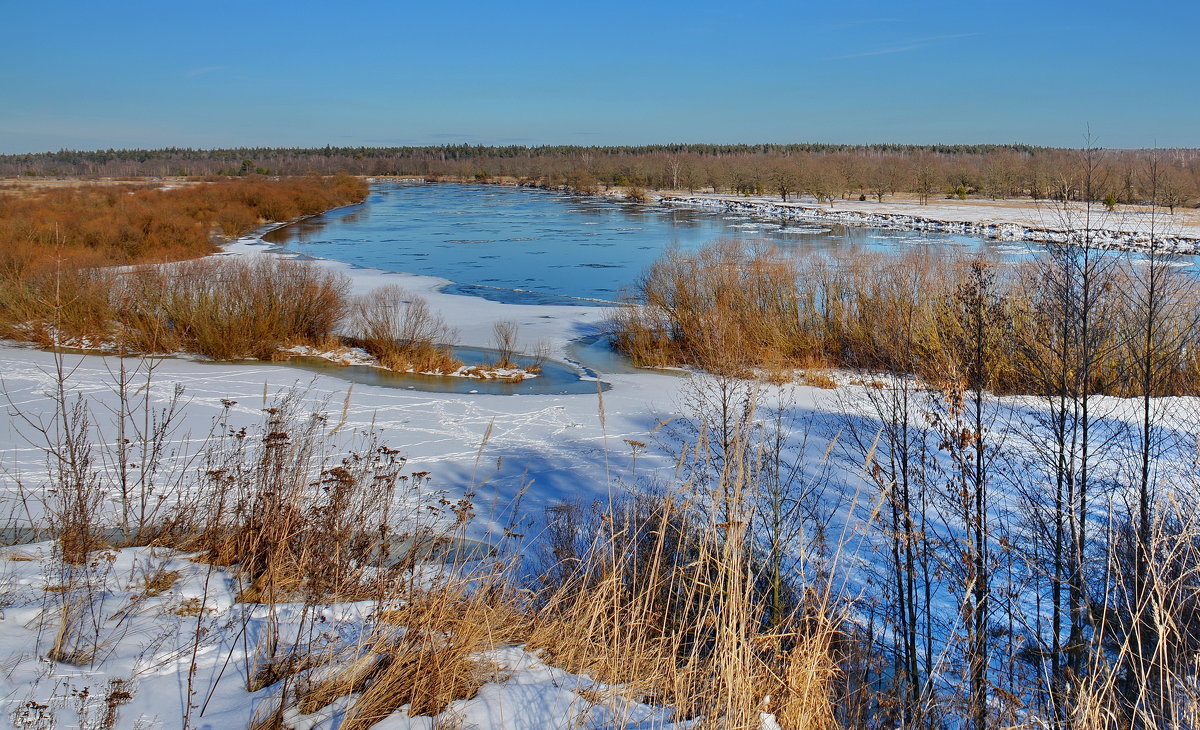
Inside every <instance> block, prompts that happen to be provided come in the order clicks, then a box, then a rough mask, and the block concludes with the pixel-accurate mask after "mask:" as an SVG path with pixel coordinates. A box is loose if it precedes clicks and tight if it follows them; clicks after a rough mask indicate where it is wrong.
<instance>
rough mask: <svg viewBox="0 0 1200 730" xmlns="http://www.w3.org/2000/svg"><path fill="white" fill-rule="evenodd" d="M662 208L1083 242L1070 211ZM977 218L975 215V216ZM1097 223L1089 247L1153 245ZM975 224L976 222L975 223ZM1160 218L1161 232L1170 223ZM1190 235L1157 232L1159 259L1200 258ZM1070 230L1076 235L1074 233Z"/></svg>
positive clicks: (1196, 239)
mask: <svg viewBox="0 0 1200 730" xmlns="http://www.w3.org/2000/svg"><path fill="white" fill-rule="evenodd" d="M658 204H659V205H667V206H675V207H681V208H695V209H700V210H718V211H723V212H730V213H738V214H742V215H749V216H752V217H755V218H769V219H773V220H780V219H783V220H792V221H803V222H806V223H837V224H841V225H852V226H870V227H874V228H883V229H886V230H905V231H925V232H931V233H959V234H963V235H969V236H978V237H980V238H986V239H990V240H997V241H1013V242H1016V241H1027V242H1030V243H1063V242H1066V241H1068V240H1069V239H1071V237H1072V235H1074V238H1075V240H1079V234H1078V232H1077V231H1078V230H1080V229H1081V228H1082V222H1081V220H1080V219H1079V216H1080V215H1081V211H1080V210H1079V209H1077V208H1075V207H1072V208H1068V209H1066V211H1059V210H1055V209H1051V208H1038V209H1036V210H1035V211H1034V212H1037V213H1039V214H1042V215H1045V216H1046V217H1047V218H1052V217H1055V216H1056V217H1058V218H1060V219H1061V220H1053V219H1051V220H1048V221H1047V220H1042V221H1036V220H1032V219H1031V218H1030V217H1029V216H1022V215H1019V214H1017V213H1019V212H1026V211H1024V210H1022V209H1016V210H1013V211H1011V212H1009V213H1008V214H1007V215H1004V213H1005V211H1004V209H1000V208H998V207H984V208H976V209H974V210H972V208H970V207H965V206H955V208H954V210H953V212H951V211H948V210H946V209H947V208H948V207H949V206H938V205H931V206H923V207H925V208H927V209H928V210H930V211H936V213H934V214H931V215H918V214H914V213H908V212H906V211H901V210H898V207H899V206H897V205H895V204H872V205H871V207H869V208H867V209H865V210H848V209H846V208H845V207H843V208H824V207H821V206H819V205H815V204H811V203H799V202H795V203H784V202H778V201H769V200H765V199H763V198H748V199H742V198H731V197H725V196H716V195H712V196H709V195H690V196H675V195H663V196H661V197H660V198H659V199H658ZM972 212H974V213H976V215H971V213H972ZM980 212H985V213H988V214H993V215H994V214H997V213H999V214H1000V215H1001V216H1003V219H1000V220H992V219H984V218H982V217H980V216H978V213H980ZM1093 214H1095V217H1096V218H1097V219H1099V221H1100V222H1099V223H1093V224H1092V227H1091V241H1092V244H1093V245H1094V246H1096V247H1097V248H1102V249H1107V250H1115V251H1145V250H1146V249H1147V248H1148V247H1149V245H1150V241H1151V236H1150V232H1149V230H1148V226H1147V225H1142V224H1144V223H1146V221H1144V220H1135V219H1134V218H1132V217H1131V216H1130V215H1128V214H1122V213H1120V212H1117V213H1107V212H1106V211H1101V212H1100V213H1096V211H1093ZM974 218H978V219H977V220H974ZM1165 219H1166V216H1165V215H1160V216H1159V220H1160V223H1161V224H1162V227H1163V228H1167V227H1168V226H1167V224H1168V223H1171V221H1167V220H1165ZM1183 227H1185V228H1186V229H1188V230H1187V232H1186V233H1183V232H1175V231H1168V232H1167V233H1165V234H1164V233H1162V232H1161V231H1159V232H1156V234H1155V236H1154V241H1155V244H1156V245H1157V246H1158V247H1159V251H1160V252H1161V253H1168V254H1188V255H1190V254H1197V253H1200V231H1192V230H1191V229H1192V228H1193V226H1186V225H1185V226H1183ZM1072 230H1073V231H1075V233H1074V234H1073V233H1072Z"/></svg>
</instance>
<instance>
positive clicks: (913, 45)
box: [830, 33, 979, 61]
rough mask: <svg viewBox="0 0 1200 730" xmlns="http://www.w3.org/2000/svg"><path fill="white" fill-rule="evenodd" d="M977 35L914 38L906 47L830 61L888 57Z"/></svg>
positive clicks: (954, 34) (895, 47) (846, 56)
mask: <svg viewBox="0 0 1200 730" xmlns="http://www.w3.org/2000/svg"><path fill="white" fill-rule="evenodd" d="M977 35H979V34H978V33H952V34H950V35H935V36H930V37H928V38H914V39H912V40H910V41H907V42H906V43H905V44H904V45H901V46H892V47H889V48H880V49H878V50H874V51H864V52H862V53H850V54H847V55H845V56H834V57H833V58H831V59H830V60H831V61H844V60H846V59H848V58H866V57H868V56H886V55H888V54H890V53H906V52H908V51H915V50H917V49H918V48H927V47H929V46H933V45H937V44H938V43H942V42H943V41H950V40H954V39H956V38H971V37H973V36H977Z"/></svg>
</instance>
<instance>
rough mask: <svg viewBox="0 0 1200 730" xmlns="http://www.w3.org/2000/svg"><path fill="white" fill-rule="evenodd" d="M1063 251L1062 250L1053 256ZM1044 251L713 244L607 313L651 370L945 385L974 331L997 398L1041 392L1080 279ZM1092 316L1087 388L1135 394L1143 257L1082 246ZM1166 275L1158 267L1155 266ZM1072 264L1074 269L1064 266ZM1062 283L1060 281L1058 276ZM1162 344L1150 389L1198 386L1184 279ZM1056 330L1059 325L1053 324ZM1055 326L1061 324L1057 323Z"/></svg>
mask: <svg viewBox="0 0 1200 730" xmlns="http://www.w3.org/2000/svg"><path fill="white" fill-rule="evenodd" d="M1064 248H1065V247H1064ZM1070 255H1076V254H1071V253H1069V252H1068V253H1067V254H1063V253H1062V252H1061V251H1060V252H1057V253H1056V252H1052V253H1051V254H1050V255H1046V256H1042V257H1038V258H1035V259H1033V260H1031V261H1028V262H1024V263H1020V264H1004V263H1001V262H999V261H995V260H989V259H987V258H981V257H978V256H961V257H960V256H949V257H947V256H943V255H940V254H939V255H937V256H935V255H933V254H930V253H927V252H925V251H920V250H918V251H911V252H907V253H904V254H901V255H899V256H896V255H886V256H885V255H882V254H869V253H859V252H855V253H823V252H811V251H808V252H805V251H800V252H797V251H789V252H783V251H780V250H777V249H774V248H771V247H767V246H764V245H757V244H752V245H749V246H747V245H745V244H742V243H738V242H733V241H719V242H716V243H714V244H711V245H709V246H706V247H704V248H701V249H700V250H698V251H681V250H671V251H668V252H667V253H666V254H664V255H663V257H662V258H660V259H659V260H658V261H657V262H655V263H654V264H653V265H652V266H651V267H650V269H649V270H648V271H647V272H646V273H645V274H644V275H643V276H642V277H640V278H639V279H638V281H637V282H636V284H635V285H634V286H633V288H632V290H631V292H630V293H629V294H628V296H627V306H624V307H621V308H619V309H617V310H616V311H614V312H613V313H612V315H611V316H610V318H609V320H608V328H609V334H610V335H611V336H612V338H613V340H614V343H615V346H616V347H617V349H619V350H620V351H622V352H624V353H625V354H627V355H629V356H630V357H631V358H632V359H633V360H634V362H635V363H637V364H638V365H642V366H647V367H664V366H685V367H694V368H697V369H700V370H705V371H708V372H712V373H717V374H724V375H732V376H736V377H750V376H752V375H754V374H755V373H759V374H763V373H765V374H766V376H767V377H768V379H771V378H773V377H778V375H777V374H779V373H789V372H792V371H795V370H812V369H816V370H820V369H823V368H850V369H855V370H860V371H874V372H893V373H903V374H909V375H915V376H918V377H920V378H921V379H923V380H924V381H925V382H928V383H932V384H938V383H942V382H947V381H948V380H953V378H954V377H956V374H955V373H952V372H950V369H951V368H952V367H953V363H954V362H955V361H956V360H957V361H961V357H958V355H959V354H961V353H959V352H958V351H959V350H961V349H962V348H963V347H965V346H966V344H965V343H967V342H973V341H974V339H977V338H979V337H982V340H983V341H984V342H985V348H986V352H985V353H983V354H984V355H985V357H986V359H987V361H988V363H989V366H988V367H989V368H990V372H991V373H992V381H993V384H994V389H995V391H996V392H998V393H1023V394H1031V393H1032V394H1044V393H1045V392H1046V391H1047V388H1050V387H1052V386H1053V384H1052V383H1049V382H1048V381H1047V380H1046V378H1044V377H1042V376H1041V375H1039V373H1046V372H1049V371H1051V370H1053V367H1052V363H1051V361H1052V360H1053V359H1054V358H1056V357H1060V358H1061V357H1062V356H1064V355H1063V353H1066V352H1068V351H1069V350H1070V348H1069V347H1067V348H1065V349H1064V348H1063V347H1061V346H1060V345H1061V343H1062V340H1063V337H1067V338H1071V337H1076V336H1077V335H1076V334H1073V333H1072V332H1071V331H1066V332H1063V331H1062V327H1063V326H1067V327H1068V330H1069V329H1070V327H1072V326H1074V325H1072V324H1070V323H1071V321H1072V320H1071V317H1072V316H1073V315H1072V314H1071V311H1072V310H1071V308H1072V307H1076V306H1077V302H1076V299H1078V297H1079V294H1078V292H1079V291H1080V290H1081V288H1082V287H1083V286H1085V284H1084V283H1082V282H1083V281H1084V280H1083V276H1084V274H1081V273H1079V271H1078V264H1072V263H1070V262H1069V261H1068V262H1066V263H1064V261H1065V257H1066V256H1070ZM1091 256H1092V258H1093V261H1094V260H1095V259H1100V261H1101V263H1099V264H1096V263H1091V264H1089V266H1091V267H1092V268H1091V269H1090V270H1088V273H1087V274H1086V275H1087V276H1089V277H1091V278H1090V279H1089V280H1088V281H1087V283H1086V286H1087V287H1088V295H1087V296H1088V299H1087V301H1088V307H1089V316H1090V317H1092V318H1093V319H1094V320H1095V321H1099V322H1102V326H1099V327H1096V326H1093V327H1092V328H1091V329H1090V331H1089V332H1088V337H1089V339H1091V340H1095V351H1096V352H1097V353H1100V356H1099V357H1097V358H1095V361H1094V362H1091V363H1090V378H1091V382H1090V383H1089V388H1090V391H1091V392H1093V393H1102V394H1113V395H1125V396H1128V395H1136V394H1138V393H1140V392H1141V390H1142V389H1144V385H1143V384H1140V383H1138V382H1135V381H1134V380H1132V379H1131V378H1129V377H1128V376H1127V374H1128V373H1129V372H1131V371H1132V369H1133V368H1131V367H1130V363H1131V362H1133V361H1136V359H1137V357H1138V351H1137V343H1138V340H1137V337H1136V336H1135V332H1134V330H1135V329H1136V326H1137V325H1136V323H1137V322H1140V321H1141V318H1142V316H1143V315H1142V314H1140V311H1141V310H1140V307H1142V306H1143V302H1142V301H1141V299H1144V297H1142V298H1141V299H1139V297H1138V296H1136V295H1133V294H1131V292H1135V293H1136V292H1137V291H1138V290H1139V287H1144V283H1142V282H1144V280H1145V276H1144V274H1142V273H1139V272H1138V270H1137V266H1138V265H1139V264H1137V263H1132V262H1128V261H1126V260H1123V259H1121V260H1118V259H1117V258H1116V257H1113V256H1109V257H1108V258H1107V259H1104V258H1101V257H1103V256H1104V254H1102V253H1095V252H1093V253H1091ZM1156 265H1157V266H1159V267H1162V264H1156ZM1071 266H1076V269H1071V268H1070V267H1071ZM1064 277H1066V280H1064ZM1160 278H1161V279H1163V282H1164V283H1159V284H1158V288H1159V292H1158V294H1156V295H1155V296H1158V297H1160V298H1161V300H1162V301H1160V302H1159V304H1158V310H1157V311H1159V312H1160V314H1157V315H1156V316H1157V317H1158V318H1159V321H1156V322H1155V327H1156V332H1157V333H1158V334H1157V337H1158V338H1159V340H1158V341H1160V342H1163V343H1169V344H1164V345H1162V346H1161V347H1160V348H1159V349H1160V350H1161V351H1156V352H1155V353H1154V357H1155V358H1156V361H1159V362H1160V364H1161V365H1162V368H1163V370H1164V371H1169V376H1164V377H1162V378H1160V379H1159V380H1158V381H1156V383H1155V384H1154V386H1153V388H1152V391H1153V393H1152V394H1153V395H1172V394H1180V393H1186V392H1194V391H1195V390H1196V388H1197V386H1200V380H1198V379H1197V376H1198V375H1200V360H1198V359H1197V357H1196V355H1195V353H1197V352H1198V351H1200V350H1198V349H1197V347H1196V346H1195V345H1196V344H1197V343H1196V342H1195V334H1194V332H1195V328H1194V327H1193V326H1192V324H1193V323H1194V322H1195V321H1197V319H1198V318H1200V288H1198V287H1197V283H1196V282H1195V281H1194V280H1192V279H1188V278H1187V277H1186V275H1182V274H1176V273H1175V272H1167V273H1163V274H1161V275H1160ZM976 304H978V305H979V306H984V307H986V310H987V311H986V327H985V329H986V332H983V333H973V332H972V333H969V332H966V330H965V327H966V322H967V321H968V319H969V318H968V317H967V314H966V307H967V306H968V305H971V306H974V305H976ZM1064 322H1067V323H1068V324H1067V325H1064V324H1063V323H1064ZM1056 328H1057V329H1056ZM1056 348H1057V349H1056Z"/></svg>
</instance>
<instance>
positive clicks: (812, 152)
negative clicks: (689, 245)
mask: <svg viewBox="0 0 1200 730" xmlns="http://www.w3.org/2000/svg"><path fill="white" fill-rule="evenodd" d="M1152 156H1153V157H1156V158H1157V161H1158V173H1157V175H1156V180H1157V185H1156V187H1155V189H1154V190H1151V189H1150V187H1149V186H1148V184H1147V180H1148V179H1149V178H1148V175H1147V174H1146V169H1147V167H1148V164H1149V160H1150V159H1151V157H1152ZM1081 157H1082V151H1081V150H1076V149H1064V148H1049V147H1033V146H1029V145H1019V144H1014V145H898V144H874V145H823V144H760V145H715V144H674V145H649V146H634V147H582V146H570V145H567V146H547V147H523V146H507V147H486V146H474V145H446V146H440V147H323V148H312V149H305V148H239V149H221V150H194V149H185V148H168V149H160V150H97V151H90V152H85V151H71V150H62V151H59V152H46V153H38V154H23V155H3V156H0V176H9V177H12V176H20V175H31V176H51V177H53V176H69V177H76V176H83V177H87V176H97V177H101V176H105V177H107V176H164V177H165V176H177V175H183V176H197V175H251V174H256V173H257V174H269V175H295V174H303V173H309V172H317V173H322V174H331V173H337V172H346V173H350V174H354V175H377V176H385V175H421V176H425V177H430V178H454V179H470V180H478V181H481V182H487V181H494V180H501V179H502V180H512V181H516V182H521V183H525V184H531V185H541V186H546V187H560V186H566V187H570V188H573V189H576V190H580V191H582V192H589V191H592V190H595V189H599V188H602V187H612V186H621V187H627V188H634V189H655V190H687V191H693V192H694V191H714V192H722V193H740V194H747V195H749V194H757V195H762V194H770V195H778V196H780V197H782V198H784V199H787V198H788V197H790V196H794V195H797V194H809V195H812V196H813V197H816V198H818V199H832V198H834V197H839V196H840V197H872V198H875V199H878V200H883V199H884V198H885V197H886V196H888V195H891V194H893V193H910V194H915V195H918V196H919V197H920V198H921V199H922V200H926V201H927V200H928V199H929V198H931V197H944V196H947V195H950V196H956V197H967V196H982V197H991V198H1010V197H1024V196H1028V197H1031V198H1035V199H1049V198H1054V199H1079V198H1080V197H1081V196H1082V193H1081V192H1080V191H1081V185H1080V184H1079V179H1080V174H1081V170H1082V169H1083V164H1082V161H1081ZM1099 173H1100V176H1099V184H1094V183H1093V185H1092V190H1093V191H1095V192H1094V193H1093V194H1094V195H1097V196H1098V198H1097V201H1095V202H1100V201H1102V200H1104V199H1106V198H1107V199H1109V200H1110V201H1111V202H1114V203H1123V204H1126V203H1139V202H1149V201H1150V200H1151V198H1153V199H1154V200H1155V201H1157V202H1158V203H1159V204H1161V205H1164V206H1166V207H1169V208H1171V209H1174V208H1176V207H1182V206H1187V205H1191V204H1194V203H1196V202H1197V201H1198V200H1200V150H1197V149H1169V150H1154V151H1150V150H1107V151H1104V152H1103V153H1102V155H1101V164H1100V170H1099Z"/></svg>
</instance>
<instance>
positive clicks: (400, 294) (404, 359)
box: [350, 285, 462, 373]
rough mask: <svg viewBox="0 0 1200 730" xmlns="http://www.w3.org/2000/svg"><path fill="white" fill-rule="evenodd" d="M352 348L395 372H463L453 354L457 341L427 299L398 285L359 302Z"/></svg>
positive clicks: (353, 321)
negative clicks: (367, 354)
mask: <svg viewBox="0 0 1200 730" xmlns="http://www.w3.org/2000/svg"><path fill="white" fill-rule="evenodd" d="M350 320H351V321H350V332H351V342H353V343H354V344H356V345H358V346H360V347H362V348H363V349H365V350H366V351H367V352H369V353H371V354H372V355H374V356H375V357H376V358H377V359H378V361H379V364H380V365H382V366H383V367H385V368H388V369H390V370H398V371H409V370H411V371H416V372H432V373H452V372H455V371H456V370H458V369H459V368H461V367H462V361H460V360H458V359H457V358H455V357H454V353H453V350H452V349H451V348H450V343H452V342H453V341H454V340H455V339H456V338H457V333H455V331H454V329H453V328H451V327H450V326H449V325H447V324H446V321H445V320H444V319H442V317H441V315H439V314H437V313H436V312H434V311H433V310H432V309H430V308H429V303H428V302H427V301H425V299H424V298H423V297H420V296H417V295H415V294H412V293H411V292H408V291H406V290H405V289H403V288H402V287H399V286H396V285H388V286H382V287H379V288H378V289H375V290H374V291H372V292H370V293H369V294H366V295H364V296H361V297H358V298H357V299H356V300H354V302H353V304H352V306H351V310H350Z"/></svg>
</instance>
